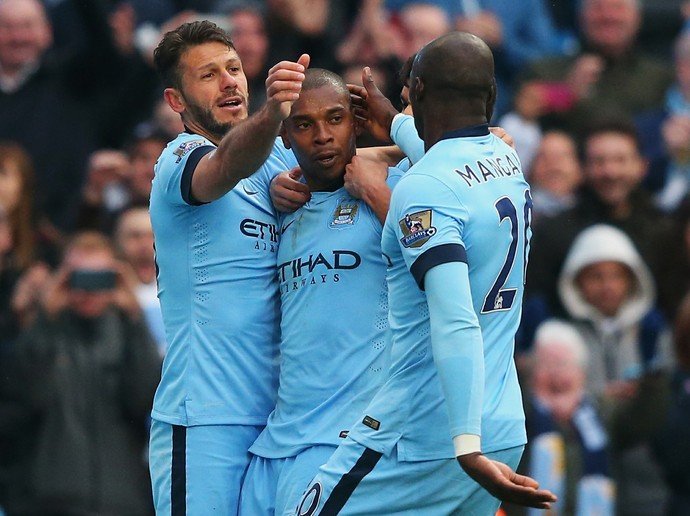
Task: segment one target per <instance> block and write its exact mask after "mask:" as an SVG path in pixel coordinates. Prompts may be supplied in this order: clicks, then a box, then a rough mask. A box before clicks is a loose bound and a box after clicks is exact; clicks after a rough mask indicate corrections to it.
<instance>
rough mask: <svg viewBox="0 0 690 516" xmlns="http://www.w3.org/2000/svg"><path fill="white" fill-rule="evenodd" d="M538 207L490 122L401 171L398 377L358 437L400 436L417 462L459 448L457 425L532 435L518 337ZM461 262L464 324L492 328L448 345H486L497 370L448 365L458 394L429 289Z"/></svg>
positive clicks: (486, 446) (486, 444)
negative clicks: (476, 375)
mask: <svg viewBox="0 0 690 516" xmlns="http://www.w3.org/2000/svg"><path fill="white" fill-rule="evenodd" d="M530 206H531V199H530V197H529V186H528V184H527V183H526V181H525V179H524V177H523V174H522V171H521V168H520V162H519V159H518V157H517V155H516V154H515V152H514V151H513V150H512V149H511V148H510V147H509V146H507V145H506V144H505V143H503V142H502V141H501V140H500V139H499V138H497V137H495V136H493V135H491V134H490V133H489V131H488V127H487V126H486V125H483V126H478V127H473V128H469V129H466V130H462V131H457V132H455V133H452V134H448V135H445V138H444V139H442V140H441V141H439V142H437V143H436V144H435V145H434V146H433V147H432V148H431V149H429V151H428V152H427V153H426V154H425V155H424V157H423V158H422V159H420V161H419V162H418V163H417V164H416V165H414V166H413V167H412V168H411V169H410V171H409V172H407V173H406V174H405V176H404V177H403V178H402V179H401V180H400V182H399V184H398V185H397V187H396V188H395V190H394V191H393V196H392V199H391V206H390V211H389V213H388V218H387V219H386V224H385V226H384V230H383V240H382V248H383V252H384V255H385V256H386V257H387V259H388V260H389V264H388V272H387V278H388V288H389V303H390V325H391V331H392V338H393V341H392V350H391V361H392V365H391V376H390V378H389V380H388V381H387V382H386V384H385V385H384V386H383V387H382V388H381V390H380V391H379V392H378V393H377V394H376V396H375V397H374V399H373V400H372V402H371V403H370V405H369V407H368V408H367V409H366V411H365V413H364V417H363V418H361V419H360V422H359V423H358V424H357V425H356V426H355V427H354V428H353V429H352V431H351V432H350V437H351V438H353V439H354V440H355V441H357V442H359V443H361V444H363V445H365V446H367V447H369V448H372V449H374V450H377V451H380V452H383V453H387V452H389V451H390V450H392V448H393V447H394V445H395V444H396V443H397V445H398V456H399V458H400V459H401V460H406V461H416V460H433V459H441V458H452V457H454V455H455V454H454V450H453V446H452V440H451V438H452V437H453V435H457V434H454V433H452V432H451V428H453V429H455V430H456V431H457V430H458V429H459V431H460V432H463V433H464V432H467V433H477V434H481V437H482V451H484V452H490V451H495V450H499V449H505V448H510V447H513V446H519V445H522V444H524V443H525V442H526V435H525V425H524V413H523V409H522V401H521V394H520V386H519V384H518V379H517V374H516V370H515V365H514V361H513V347H514V336H515V332H516V330H517V327H518V324H519V321H520V313H521V300H522V294H523V283H524V278H525V268H526V256H527V252H528V247H529V238H530V236H531V232H530V230H529V223H527V224H526V223H525V222H526V220H527V221H529V220H530V209H529V208H530ZM451 262H465V263H467V265H468V267H469V286H470V288H469V289H468V299H467V303H468V304H470V303H471V307H470V310H468V312H469V313H471V317H468V320H467V321H463V323H466V324H468V325H472V326H476V325H477V324H478V325H479V327H480V328H481V336H482V337H483V338H480V339H479V343H476V342H475V343H472V342H449V343H445V344H444V345H447V346H451V347H452V346H468V345H480V346H482V345H483V358H484V370H485V371H484V372H485V374H484V375H483V379H484V384H483V385H479V386H478V385H473V384H472V382H473V381H474V380H468V379H467V378H465V377H464V376H463V374H462V373H461V372H459V371H457V372H455V371H444V373H445V375H444V377H446V378H447V377H450V378H452V379H453V380H452V381H454V382H455V384H454V388H453V389H449V391H450V396H449V397H448V399H446V397H445V396H444V393H443V391H442V389H441V385H440V382H439V374H438V370H437V366H436V365H435V363H434V358H433V356H432V348H431V338H430V325H429V311H428V305H427V300H426V296H425V293H424V291H423V290H422V289H423V282H424V276H425V274H426V272H427V271H428V270H430V269H432V268H434V267H435V266H438V265H441V264H444V263H451ZM470 289H471V299H470V296H469V290H470ZM482 341H483V343H482ZM480 356H481V355H480ZM441 367H442V366H441ZM482 391H483V394H482ZM454 392H455V393H457V395H455V394H453V393H454ZM475 392H476V393H478V395H479V396H480V397H481V399H479V400H478V401H479V402H477V400H476V399H473V394H472V393H475ZM467 393H469V395H468V394H467ZM468 400H470V401H468ZM449 408H450V410H449ZM449 414H451V415H452V416H453V419H452V420H450V415H449ZM479 421H480V423H478V422H479Z"/></svg>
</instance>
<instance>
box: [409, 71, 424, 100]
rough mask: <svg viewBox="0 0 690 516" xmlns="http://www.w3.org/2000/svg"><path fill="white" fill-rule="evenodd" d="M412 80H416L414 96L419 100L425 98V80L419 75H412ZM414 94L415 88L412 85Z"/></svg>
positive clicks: (411, 91) (411, 92)
mask: <svg viewBox="0 0 690 516" xmlns="http://www.w3.org/2000/svg"><path fill="white" fill-rule="evenodd" d="M410 80H411V81H413V82H414V97H415V100H416V101H417V102H419V101H420V100H422V99H423V98H424V93H425V92H424V81H422V79H421V78H420V77H419V76H417V77H411V78H410ZM412 94H413V88H412V86H410V95H412Z"/></svg>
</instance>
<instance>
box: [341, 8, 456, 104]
mask: <svg viewBox="0 0 690 516" xmlns="http://www.w3.org/2000/svg"><path fill="white" fill-rule="evenodd" d="M419 21H420V25H421V26H428V20H427V21H426V22H425V21H424V20H419ZM446 23H447V22H446ZM406 37H407V33H406V32H405V29H404V28H403V27H402V26H401V24H400V22H399V20H398V19H397V18H395V17H392V16H391V13H389V12H388V11H387V10H386V9H384V8H383V2H382V0H362V2H361V7H360V10H359V12H358V14H357V18H356V19H355V20H354V22H353V23H352V25H351V28H350V31H349V32H348V33H347V35H346V36H345V37H344V38H343V39H342V40H341V41H340V42H339V44H338V47H337V54H336V57H337V60H338V66H339V68H340V72H339V73H340V75H342V76H343V78H345V80H346V82H348V83H352V84H361V83H362V79H361V77H362V68H363V67H364V66H369V67H371V68H372V70H373V73H374V74H375V76H376V81H377V84H378V85H379V89H381V91H383V93H384V94H385V95H386V96H387V97H388V98H390V99H392V100H393V102H394V104H397V103H396V102H395V100H396V98H397V94H398V91H397V90H396V88H397V83H396V81H395V80H394V79H395V78H397V77H396V76H397V71H398V70H399V68H400V65H401V64H402V60H404V59H406V58H407V55H409V54H406V52H407V48H409V47H412V46H413V44H410V43H409V42H408V41H407V40H406V39H405V38H406Z"/></svg>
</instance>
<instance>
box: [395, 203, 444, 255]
mask: <svg viewBox="0 0 690 516" xmlns="http://www.w3.org/2000/svg"><path fill="white" fill-rule="evenodd" d="M398 224H400V229H401V231H402V234H403V237H402V238H401V239H400V242H401V243H402V245H403V246H405V247H422V246H423V245H424V244H425V243H426V242H427V241H428V240H429V239H430V238H431V237H432V236H434V235H435V234H436V228H435V227H434V226H432V225H431V210H423V211H418V212H416V213H412V214H411V215H405V218H404V219H402V220H399V221H398Z"/></svg>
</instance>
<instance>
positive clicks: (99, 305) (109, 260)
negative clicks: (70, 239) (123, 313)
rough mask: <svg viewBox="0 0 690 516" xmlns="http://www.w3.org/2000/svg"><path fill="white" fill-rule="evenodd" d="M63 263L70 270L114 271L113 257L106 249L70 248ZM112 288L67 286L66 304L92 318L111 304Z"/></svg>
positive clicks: (82, 314) (98, 315)
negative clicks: (96, 288)
mask: <svg viewBox="0 0 690 516" xmlns="http://www.w3.org/2000/svg"><path fill="white" fill-rule="evenodd" d="M64 262H65V265H66V266H67V268H68V269H69V270H71V271H83V270H87V271H114V270H115V267H116V262H115V257H114V256H113V254H112V253H111V252H110V251H109V250H106V249H100V250H93V249H90V250H85V249H78V248H75V249H72V250H70V251H68V252H67V254H66V256H65V259H64ZM114 294H115V290H114V289H99V290H84V289H81V288H73V287H69V288H68V306H69V308H70V309H71V310H72V311H73V312H74V313H75V314H77V315H79V316H80V317H84V318H86V319H92V318H96V317H100V316H101V315H103V313H104V312H105V311H106V309H107V308H108V307H109V306H110V305H111V304H112V302H113V296H114Z"/></svg>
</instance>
